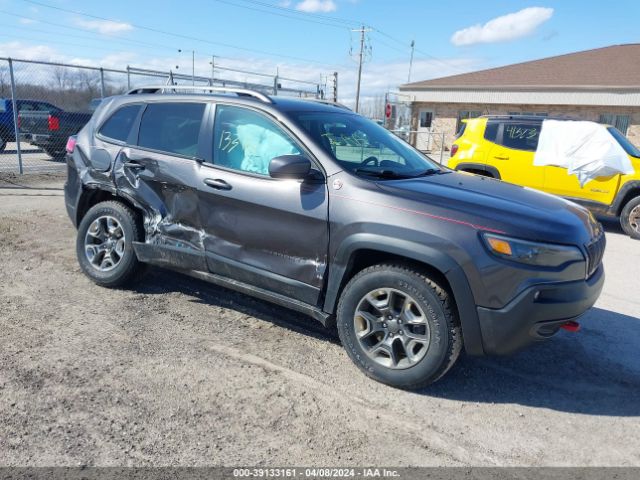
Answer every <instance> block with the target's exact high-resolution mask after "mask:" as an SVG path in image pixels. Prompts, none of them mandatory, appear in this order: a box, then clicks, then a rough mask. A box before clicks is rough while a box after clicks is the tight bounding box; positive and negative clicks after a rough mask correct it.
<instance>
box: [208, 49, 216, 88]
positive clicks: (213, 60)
mask: <svg viewBox="0 0 640 480" xmlns="http://www.w3.org/2000/svg"><path fill="white" fill-rule="evenodd" d="M209 63H210V64H211V86H213V84H214V81H215V78H216V56H215V55H211V61H210V62H209Z"/></svg>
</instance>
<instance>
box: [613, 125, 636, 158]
mask: <svg viewBox="0 0 640 480" xmlns="http://www.w3.org/2000/svg"><path fill="white" fill-rule="evenodd" d="M607 130H609V133H610V134H611V135H612V136H613V138H615V139H616V140H617V141H618V143H619V144H620V146H621V147H622V148H624V151H625V152H627V155H631V156H632V157H636V158H640V150H638V147H636V146H635V145H634V144H633V143H631V142H630V141H629V139H628V138H627V137H625V136H624V135H623V134H622V132H621V131H620V130H618V129H617V128H615V127H607Z"/></svg>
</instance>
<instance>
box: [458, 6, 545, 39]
mask: <svg viewBox="0 0 640 480" xmlns="http://www.w3.org/2000/svg"><path fill="white" fill-rule="evenodd" d="M552 15H553V8H544V7H529V8H524V9H522V10H520V11H519V12H515V13H509V14H508V15H503V16H501V17H496V18H494V19H492V20H489V21H488V22H487V23H485V24H484V25H481V24H479V23H478V24H476V25H472V26H471V27H467V28H463V29H462V30H458V31H457V32H455V33H454V34H453V36H452V37H451V43H453V44H454V45H456V46H463V45H474V44H476V43H496V42H508V41H510V40H515V39H517V38H522V37H526V36H527V35H531V34H532V33H533V32H535V30H536V28H538V27H539V26H540V25H542V24H543V23H544V22H546V21H547V20H549V19H550V18H551V16H552Z"/></svg>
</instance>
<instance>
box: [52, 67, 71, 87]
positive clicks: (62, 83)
mask: <svg viewBox="0 0 640 480" xmlns="http://www.w3.org/2000/svg"><path fill="white" fill-rule="evenodd" d="M52 75H53V80H54V84H55V88H56V89H57V90H66V89H67V83H68V78H69V69H68V68H65V67H62V66H55V67H53V73H52Z"/></svg>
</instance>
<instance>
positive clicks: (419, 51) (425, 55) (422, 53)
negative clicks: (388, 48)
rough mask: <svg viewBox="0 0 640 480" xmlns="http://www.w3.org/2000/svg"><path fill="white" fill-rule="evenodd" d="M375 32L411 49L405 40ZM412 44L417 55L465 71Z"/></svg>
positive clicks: (379, 31)
mask: <svg viewBox="0 0 640 480" xmlns="http://www.w3.org/2000/svg"><path fill="white" fill-rule="evenodd" d="M371 28H373V27H371ZM373 30H374V31H375V32H377V33H378V34H380V35H382V36H384V37H387V38H388V39H390V40H393V41H394V42H396V43H398V44H400V45H402V46H405V47H410V46H411V45H410V44H409V43H408V42H404V41H403V40H399V39H397V38H396V37H393V36H391V35H389V34H388V33H386V32H383V31H382V30H380V29H379V28H373ZM412 43H413V47H411V48H412V49H413V50H414V51H415V52H417V53H419V54H420V55H422V56H423V57H426V58H428V59H430V60H432V61H434V62H438V63H440V64H441V65H445V66H447V67H449V68H451V69H453V70H458V71H460V72H462V71H464V70H462V69H461V68H460V67H458V66H457V65H453V64H451V63H450V62H448V61H446V60H443V59H441V58H438V57H436V56H434V55H431V54H429V53H427V52H423V51H422V50H420V49H418V48H415V42H413V41H412Z"/></svg>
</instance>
